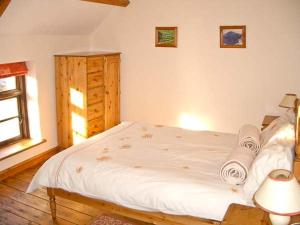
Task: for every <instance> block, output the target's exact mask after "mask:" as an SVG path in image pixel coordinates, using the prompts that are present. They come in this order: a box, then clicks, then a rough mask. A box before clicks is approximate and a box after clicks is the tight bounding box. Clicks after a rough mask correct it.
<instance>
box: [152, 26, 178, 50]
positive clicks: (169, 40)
mask: <svg viewBox="0 0 300 225" xmlns="http://www.w3.org/2000/svg"><path fill="white" fill-rule="evenodd" d="M155 47H171V48H177V27H156V28H155Z"/></svg>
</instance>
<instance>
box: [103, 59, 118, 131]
mask: <svg viewBox="0 0 300 225" xmlns="http://www.w3.org/2000/svg"><path fill="white" fill-rule="evenodd" d="M104 84H105V114H104V115H105V129H109V128H111V127H113V126H116V125H118V124H119V123H120V56H119V55H112V56H106V57H105V70H104Z"/></svg>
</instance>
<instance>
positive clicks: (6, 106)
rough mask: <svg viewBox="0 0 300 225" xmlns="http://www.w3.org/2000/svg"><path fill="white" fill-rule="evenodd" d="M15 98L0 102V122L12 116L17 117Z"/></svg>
mask: <svg viewBox="0 0 300 225" xmlns="http://www.w3.org/2000/svg"><path fill="white" fill-rule="evenodd" d="M18 114H19V112H18V101H17V98H10V99H6V100H1V101H0V121H1V120H4V119H8V118H11V117H14V116H18Z"/></svg>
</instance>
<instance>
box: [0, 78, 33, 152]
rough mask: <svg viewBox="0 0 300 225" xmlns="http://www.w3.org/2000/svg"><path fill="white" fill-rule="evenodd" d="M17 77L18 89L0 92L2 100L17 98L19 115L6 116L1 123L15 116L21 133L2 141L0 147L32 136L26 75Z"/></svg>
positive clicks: (0, 99)
mask: <svg viewBox="0 0 300 225" xmlns="http://www.w3.org/2000/svg"><path fill="white" fill-rule="evenodd" d="M0 79H1V78H0ZM15 79H16V89H13V90H8V91H3V92H0V101H2V100H6V99H11V98H17V104H18V116H14V117H10V118H6V119H4V120H1V121H0V123H2V122H5V121H9V120H11V119H14V118H19V127H20V135H18V136H16V137H13V138H10V139H7V140H4V141H2V142H0V148H1V147H4V146H7V145H10V144H14V143H16V142H18V141H21V140H24V139H27V138H29V137H30V134H29V124H28V112H27V100H26V81H25V76H15Z"/></svg>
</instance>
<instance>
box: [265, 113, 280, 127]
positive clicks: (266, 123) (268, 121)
mask: <svg viewBox="0 0 300 225" xmlns="http://www.w3.org/2000/svg"><path fill="white" fill-rule="evenodd" d="M278 117H279V116H270V115H266V116H265V117H264V119H263V122H262V124H261V130H264V129H265V128H266V127H267V126H268V125H269V124H270V123H272V121H273V120H275V119H277V118H278Z"/></svg>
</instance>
